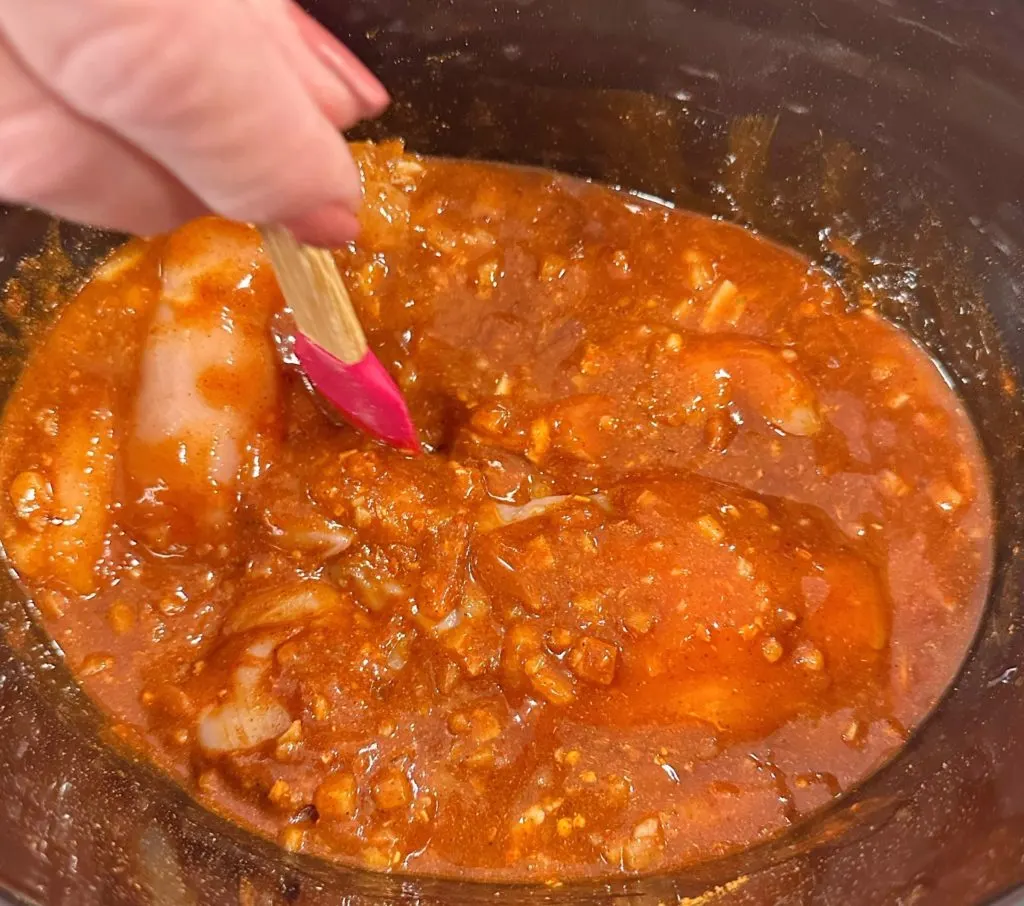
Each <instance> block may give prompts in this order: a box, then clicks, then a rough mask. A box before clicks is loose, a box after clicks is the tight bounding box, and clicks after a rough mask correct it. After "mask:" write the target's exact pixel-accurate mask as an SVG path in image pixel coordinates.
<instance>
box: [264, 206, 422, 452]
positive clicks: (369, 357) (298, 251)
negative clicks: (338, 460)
mask: <svg viewBox="0 0 1024 906" xmlns="http://www.w3.org/2000/svg"><path fill="white" fill-rule="evenodd" d="M260 232H261V234H262V236H263V244H264V247H265V248H266V250H267V254H268V255H269V256H270V260H271V263H272V264H273V265H274V272H275V273H276V274H277V282H278V283H279V284H280V286H281V292H282V293H283V295H284V299H285V301H286V302H287V303H288V307H289V308H291V310H292V313H293V314H294V316H295V324H296V326H297V327H298V328H299V332H298V335H297V336H296V338H295V355H296V357H297V358H298V360H299V363H300V364H301V365H302V369H303V371H305V373H306V376H307V377H308V378H309V380H310V381H311V382H312V384H313V386H314V387H316V389H317V390H318V391H320V393H321V394H322V395H323V396H324V398H325V399H327V400H328V402H330V403H331V404H332V405H333V406H334V407H335V408H336V409H338V411H340V412H341V414H342V415H344V416H345V418H346V419H347V420H348V421H349V422H351V423H352V424H353V425H355V426H356V427H357V428H360V429H362V430H363V431H365V432H366V433H367V434H370V435H371V436H373V437H375V438H377V439H378V440H382V441H384V442H385V443H387V444H390V445H391V446H393V447H397V448H399V449H400V450H408V451H410V452H413V453H419V452H421V448H420V442H419V438H418V437H417V435H416V427H415V425H413V423H412V418H411V417H410V415H409V408H408V407H407V406H406V404H405V400H404V399H403V398H402V392H401V391H400V390H399V389H398V387H397V385H396V384H395V382H394V381H393V380H392V379H391V376H390V375H389V374H388V373H387V371H385V370H384V366H383V365H381V363H380V361H379V360H378V358H377V357H376V356H375V355H374V354H373V353H372V352H371V351H370V349H369V347H368V346H367V344H366V335H365V334H364V333H363V328H362V325H361V324H360V323H359V318H358V317H357V316H356V313H355V309H353V307H352V300H351V299H350V298H349V295H348V291H347V290H346V289H345V284H344V282H343V281H342V279H341V274H340V273H339V272H338V265H337V263H336V262H335V260H334V256H333V255H332V254H331V253H330V252H328V251H326V250H324V249H315V248H311V247H309V246H305V245H302V244H300V243H299V242H298V240H296V238H295V237H294V236H293V235H292V234H291V232H290V231H289V230H286V229H284V228H283V227H276V226H268V227H261V229H260Z"/></svg>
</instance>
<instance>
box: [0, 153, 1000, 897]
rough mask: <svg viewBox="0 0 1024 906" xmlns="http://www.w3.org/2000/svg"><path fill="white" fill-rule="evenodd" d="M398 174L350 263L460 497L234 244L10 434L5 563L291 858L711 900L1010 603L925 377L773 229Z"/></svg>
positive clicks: (208, 246)
mask: <svg viewBox="0 0 1024 906" xmlns="http://www.w3.org/2000/svg"><path fill="white" fill-rule="evenodd" d="M358 156H359V160H360V166H361V168H362V172H363V178H364V183H365V190H366V205H365V209H364V211H363V214H362V227H363V228H362V235H361V237H360V239H359V241H358V243H356V244H353V245H352V246H351V247H350V248H348V249H343V250H340V251H339V252H338V253H337V255H338V260H339V262H340V264H341V265H342V267H343V268H344V271H345V273H346V275H347V282H348V284H349V285H350V287H351V290H352V295H353V298H354V300H355V302H356V304H357V307H358V309H359V312H360V315H361V318H362V320H363V323H364V325H365V326H366V328H367V333H368V336H369V339H370V342H371V345H372V346H373V348H374V349H375V350H376V351H377V352H378V355H379V356H380V358H381V360H382V361H383V362H384V363H385V365H386V366H387V367H388V369H389V370H390V371H391V372H392V374H393V375H394V376H395V378H396V379H397V381H398V382H399V384H400V386H401V387H402V389H403V391H404V392H405V394H406V395H407V398H408V400H409V403H410V407H411V409H412V412H413V415H414V417H415V419H416V421H417V423H418V425H419V426H420V429H421V432H422V436H423V438H424V441H425V447H426V455H424V456H422V457H420V458H411V457H408V456H405V455H403V454H400V453H397V452H395V451H392V450H389V449H385V448H383V447H381V446H379V445H376V444H374V443H372V442H369V441H367V440H365V439H363V438H362V437H360V436H359V435H357V434H356V433H355V432H354V431H352V430H351V429H349V428H347V427H345V426H344V425H341V424H339V422H338V420H337V419H335V418H334V417H332V416H331V414H330V413H329V412H327V411H325V410H324V408H323V407H322V406H321V405H320V404H319V403H318V401H317V400H316V399H315V398H314V397H313V396H312V395H311V393H310V391H309V390H308V388H307V386H306V385H305V384H304V383H303V381H302V379H301V376H300V375H298V374H297V373H296V372H295V370H294V369H293V368H292V367H291V366H290V365H289V364H288V363H287V360H288V356H287V337H288V333H289V321H288V318H287V315H286V314H282V312H281V307H282V301H281V297H280V295H279V292H278V290H277V288H276V286H275V284H274V281H273V277H272V274H271V271H270V267H269V264H268V262H267V260H266V258H265V257H264V255H263V252H262V250H261V248H260V244H259V239H258V236H257V234H256V233H255V231H253V230H251V229H249V228H248V227H244V226H240V225H235V224H230V223H227V222H224V221H219V220H215V219H207V220H202V221H198V222H195V223H192V224H190V225H188V226H185V227H183V228H182V229H180V230H179V231H177V232H176V233H174V234H172V235H170V236H167V237H164V238H160V239H156V240H153V241H147V242H135V243H132V244H130V245H129V246H127V247H126V248H125V249H123V250H122V251H121V252H120V253H118V254H117V255H116V256H115V257H114V258H112V259H111V260H110V261H108V262H107V263H106V264H105V265H103V266H102V267H101V268H100V269H99V271H98V272H97V273H96V275H95V277H94V278H93V280H92V281H91V282H90V283H89V284H88V285H87V286H86V287H85V288H84V289H83V291H82V292H81V293H80V295H79V296H78V297H77V298H75V299H74V300H73V301H71V302H70V303H69V304H68V305H67V306H66V307H65V308H64V309H63V311H62V313H61V315H60V317H59V318H58V319H57V320H56V322H55V324H54V325H53V327H52V329H50V330H49V332H48V333H47V334H46V335H45V336H44V337H43V339H42V340H41V341H40V342H39V343H38V344H37V345H36V347H35V349H34V350H33V352H32V354H31V357H30V360H29V362H28V365H27V367H26V369H25V370H24V372H23V375H22V378H21V381H20V383H19V385H18V387H17V389H16V391H15V393H14V394H13V396H12V398H11V400H10V402H9V404H8V406H7V409H6V413H5V415H4V425H3V437H4V443H3V447H2V450H0V487H2V489H3V494H2V501H0V538H2V541H3V545H4V548H5V550H6V553H7V555H8V557H9V559H10V561H11V563H12V564H13V565H14V567H15V568H16V569H17V571H18V573H19V575H20V577H21V579H22V581H23V583H24V586H25V588H26V590H27V592H28V594H29V596H30V597H31V598H32V600H33V601H34V602H35V604H36V605H37V607H38V610H39V612H40V615H41V619H42V620H43V621H44V623H45V625H46V627H47V629H48V630H49V632H50V633H51V634H52V635H53V637H54V638H55V640H56V641H57V642H58V643H59V645H60V646H61V648H62V649H63V650H64V652H65V653H66V656H67V659H68V662H69V664H70V666H71V668H72V670H73V671H74V672H75V673H76V675H77V677H78V679H79V680H80V682H81V683H82V685H83V686H84V688H85V689H86V690H87V691H88V693H89V694H90V695H91V696H92V697H93V698H94V699H95V701H96V702H97V703H98V704H99V705H100V706H101V707H102V708H103V709H105V711H106V712H107V713H108V714H109V715H110V719H111V721H112V724H113V725H114V727H115V729H116V731H117V732H118V733H119V735H120V736H121V737H122V738H123V739H124V740H125V741H126V742H128V743H129V744H130V745H132V746H134V747H136V748H137V749H138V750H139V751H140V752H141V753H142V754H143V755H144V756H146V757H149V758H152V759H153V760H155V761H156V762H157V763H158V764H160V765H161V766H162V767H163V768H164V769H165V770H166V771H167V772H169V773H170V774H171V775H172V776H173V777H175V778H177V779H178V780H179V781H180V782H181V783H182V784H183V785H185V786H186V787H187V788H188V789H189V790H190V791H191V792H192V793H193V795H195V796H196V797H197V798H198V799H199V800H200V801H202V802H203V803H205V804H206V805H207V806H208V807H210V808H212V809H214V810H216V811H218V812H220V813H222V814H224V815H226V816H228V817H229V818H231V819H233V820H235V821H238V822H239V823H241V824H243V825H246V826H249V827H251V828H253V829H255V830H257V831H258V832H262V833H264V834H267V835H270V836H273V837H275V838H276V839H277V840H279V842H280V843H281V844H282V845H283V846H284V847H286V848H288V849H290V850H303V851H306V852H311V853H318V854H323V855H327V856H330V857H334V858H337V859H341V860H344V861H347V862H349V863H353V864H357V865H364V866H369V867H371V868H375V869H381V870H397V871H403V870H404V871H413V872H421V873H422V872H426V873H437V874H445V875H458V876H461V877H473V878H482V879H484V878H489V879H508V880H522V879H539V880H552V879H571V878H583V877H607V876H613V875H616V874H620V873H634V872H650V871H657V870H664V869H668V868H674V867H679V866H684V865H687V864H691V863H694V862H697V861H700V860H705V859H709V858H712V857H714V856H716V855H720V854H722V853H726V852H729V851H732V850H734V849H737V848H740V847H743V846H747V845H749V844H751V843H754V842H757V841H760V840H764V839H767V838H769V837H771V836H773V835H775V834H777V833H779V832H780V831H782V830H784V829H785V828H786V827H788V826H789V825H791V824H792V823H793V822H794V821H797V820H798V819H799V818H800V816H802V815H804V814H806V813H808V812H810V811H812V810H814V809H816V808H819V807H821V806H823V805H825V804H826V803H828V802H829V800H830V799H831V798H833V797H834V796H836V795H838V794H839V793H841V792H842V791H844V790H847V789H849V788H850V787H851V786H852V785H854V784H856V783H857V782H858V780H859V779H861V778H863V777H864V776H865V775H866V774H867V773H868V772H870V771H871V770H872V769H873V768H874V767H876V766H877V765H879V764H880V762H882V761H883V760H884V759H885V758H886V757H887V756H889V755H891V754H892V753H893V752H894V751H896V750H897V749H898V748H899V746H900V745H901V744H902V743H903V741H904V740H905V738H906V736H907V733H908V731H909V730H910V729H911V728H912V727H913V726H914V725H915V724H916V723H917V722H918V721H920V720H921V719H922V717H923V716H924V715H925V714H926V713H927V711H928V709H929V708H930V707H931V706H932V705H933V704H934V703H935V702H936V700H937V698H938V696H939V695H940V694H941V693H942V691H943V689H944V688H945V687H946V686H947V685H948V683H949V682H950V681H951V679H952V677H953V676H954V674H955V672H956V670H957V668H958V665H959V663H960V661H961V659H962V657H963V654H964V652H965V650H966V647H967V645H968V644H969V642H970V639H971V637H972V634H973V632H974V629H975V627H976V625H977V620H978V618H979V615H980V612H981V609H982V607H983V602H984V597H985V593H986V590H987V586H988V580H989V573H990V562H991V533H992V520H991V515H990V508H991V501H990V499H989V490H988V478H987V472H986V468H985V464H984V461H983V459H982V455H981V452H980V449H979V445H978V442H977V440H976V438H975V435H974V433H973V430H972V427H971V425H970V423H969V420H968V418H967V416H966V414H965V412H964V410H963V409H962V407H961V405H960V403H959V402H958V400H957V398H956V396H955V395H954V394H953V392H952V391H951V390H950V388H949V387H948V386H947V384H946V383H945V382H944V380H943V378H942V375H941V373H940V372H939V370H938V369H937V368H936V366H935V365H934V364H933V363H932V362H931V361H930V360H929V359H928V357H927V356H926V355H925V354H924V353H923V352H922V351H921V350H920V349H919V348H918V347H916V346H915V345H914V344H913V342H912V341H911V340H910V339H909V338H908V337H907V336H905V335H903V334H901V333H900V332H899V331H898V330H896V329H895V328H893V327H892V326H890V325H889V324H887V323H885V322H884V321H882V320H880V319H879V318H878V317H877V316H876V315H875V313H874V311H872V310H870V309H862V308H859V307H857V306H851V305H850V304H849V302H848V300H847V299H845V298H843V296H842V295H841V294H840V292H839V290H838V289H837V288H836V287H835V286H834V285H832V284H831V283H830V282H829V280H828V279H827V277H826V276H825V275H823V274H822V273H820V272H819V271H817V270H815V269H814V268H812V267H810V266H809V265H808V263H807V261H806V260H804V259H802V258H800V257H799V256H797V255H796V254H794V253H792V252H789V251H787V250H785V249H782V248H780V247H778V246H775V245H773V244H771V243H769V242H767V241H766V240H764V239H762V238H759V237H757V236H754V235H752V234H751V233H749V232H745V231H744V230H742V229H739V228H737V227H734V226H731V225H727V224H724V223H719V222H713V221H711V220H708V219H705V218H702V217H699V216H696V215H692V214H688V213H685V212H681V211H670V210H667V209H665V208H662V207H658V206H655V205H651V204H647V203H645V202H641V201H638V200H637V199H635V198H632V197H630V196H627V195H623V194H620V193H616V192H613V191H611V190H609V189H606V188H602V187H599V186H595V185H590V184H586V183H583V182H580V181H578V180H574V179H571V178H568V177H565V176H561V175H557V174H554V173H549V172H542V171H535V170H524V169H516V168H511V167H504V166H497V165H488V164H484V163H475V162H456V161H443V160H431V159H426V158H416V157H412V156H407V155H403V153H402V149H401V146H400V145H398V144H387V145H381V146H375V147H371V146H366V147H362V148H360V149H359V150H358Z"/></svg>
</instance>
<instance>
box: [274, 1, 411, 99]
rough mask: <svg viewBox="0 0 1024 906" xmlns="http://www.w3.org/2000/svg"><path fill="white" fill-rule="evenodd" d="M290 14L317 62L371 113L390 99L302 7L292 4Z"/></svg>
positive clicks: (371, 77)
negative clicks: (315, 56)
mask: <svg viewBox="0 0 1024 906" xmlns="http://www.w3.org/2000/svg"><path fill="white" fill-rule="evenodd" d="M291 15H292V17H293V19H294V20H295V24H296V26H297V27H298V29H299V33H300V34H301V35H302V39H303V40H304V41H305V42H306V44H307V45H308V46H309V47H310V48H311V49H312V50H313V52H314V53H315V54H316V55H317V58H318V59H319V60H320V62H321V63H323V65H324V66H326V67H327V68H328V69H329V70H330V71H331V72H332V73H333V74H334V75H335V76H336V77H337V78H339V79H341V80H342V81H343V82H344V83H345V84H346V85H348V86H349V88H351V89H352V91H353V92H354V93H355V94H356V95H357V96H358V97H359V99H360V100H361V101H362V102H363V103H364V104H365V105H366V106H367V107H368V108H369V112H370V114H371V115H372V116H376V115H377V114H379V113H382V112H383V111H384V110H385V109H386V108H387V106H388V104H390V103H391V97H390V95H389V94H388V92H387V89H385V87H384V86H383V85H382V84H381V83H380V82H379V81H378V80H377V78H376V76H374V74H373V73H372V72H370V70H369V69H367V68H366V67H365V66H364V65H363V63H362V62H361V61H360V59H359V58H358V57H357V56H356V55H355V54H354V53H352V51H351V50H349V49H348V48H347V47H346V46H345V45H344V44H342V43H341V42H340V41H339V40H338V39H337V38H335V37H334V35H332V34H331V33H330V32H329V31H328V30H327V29H326V28H324V27H323V26H322V25H321V24H320V23H319V22H317V21H316V19H314V18H313V17H312V16H310V15H309V14H308V13H307V12H305V10H303V9H301V8H300V7H298V6H292V7H291Z"/></svg>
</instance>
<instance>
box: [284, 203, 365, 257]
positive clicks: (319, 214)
mask: <svg viewBox="0 0 1024 906" xmlns="http://www.w3.org/2000/svg"><path fill="white" fill-rule="evenodd" d="M282 226H286V227H288V229H290V230H291V231H292V232H293V233H294V234H295V236H296V238H297V239H299V240H300V241H301V242H305V243H306V244H307V245H315V246H319V247H320V248H340V247H341V246H343V245H344V244H345V243H346V242H350V241H351V240H353V239H355V238H356V236H358V235H359V220H358V218H357V217H356V215H355V214H353V213H352V211H351V209H350V208H349V207H348V206H347V205H345V204H344V203H342V202H332V203H331V204H326V205H324V206H323V207H320V208H317V209H316V210H315V211H310V212H309V213H308V214H302V215H301V216H299V217H292V218H289V219H287V220H285V221H284V222H283V223H282Z"/></svg>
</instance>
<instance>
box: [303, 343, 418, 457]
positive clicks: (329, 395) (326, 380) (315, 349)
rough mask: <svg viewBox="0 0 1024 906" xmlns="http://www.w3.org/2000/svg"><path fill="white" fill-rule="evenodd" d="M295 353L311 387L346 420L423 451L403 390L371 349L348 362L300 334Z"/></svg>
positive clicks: (401, 446) (402, 447) (396, 443)
mask: <svg viewBox="0 0 1024 906" xmlns="http://www.w3.org/2000/svg"><path fill="white" fill-rule="evenodd" d="M295 356H296V358H298V360H299V362H300V363H301V364H302V368H303V370H304V371H305V372H306V376H307V377H308V378H309V379H310V381H311V382H312V383H313V386H314V387H316V389H317V390H318V391H319V392H320V393H321V395H322V396H323V397H324V398H325V399H326V400H327V401H328V402H330V403H331V405H333V406H334V407H335V408H336V409H338V411H340V412H341V414H342V415H344V416H345V418H346V420H348V421H349V422H351V423H352V424H353V425H355V426H356V427H357V428H360V429H362V430H363V431H365V432H366V433H367V434H369V435H371V436H372V437H375V438H377V439H378V440H382V441H384V443H386V444H390V445H391V446H393V447H397V448H399V449H400V450H407V451H408V452H410V453H416V454H419V453H421V452H422V448H421V447H420V441H419V437H418V436H417V434H416V426H415V425H413V423H412V418H411V416H410V415H409V409H408V407H407V406H406V404H405V400H404V399H403V398H402V393H401V391H400V390H399V389H398V387H397V385H396V384H395V382H394V381H393V380H392V378H391V375H390V374H388V373H387V371H386V370H385V369H384V366H383V365H381V363H380V360H379V359H378V358H377V357H376V356H375V355H374V354H373V353H372V352H369V351H367V353H366V355H364V356H363V357H362V358H361V359H360V360H359V361H358V362H356V363H355V364H352V365H347V364H345V363H344V362H342V361H341V360H340V359H338V358H335V357H334V356H333V355H331V354H330V353H329V352H327V351H326V350H325V349H323V348H321V347H320V346H318V345H317V344H316V343H314V342H313V341H312V340H310V339H309V338H308V337H306V336H304V335H303V334H301V333H299V334H296V337H295Z"/></svg>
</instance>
